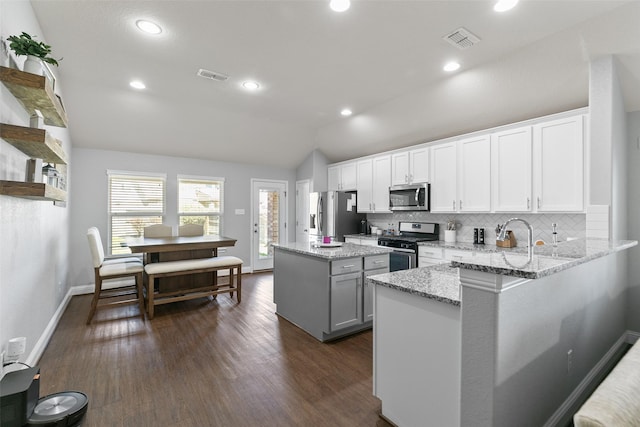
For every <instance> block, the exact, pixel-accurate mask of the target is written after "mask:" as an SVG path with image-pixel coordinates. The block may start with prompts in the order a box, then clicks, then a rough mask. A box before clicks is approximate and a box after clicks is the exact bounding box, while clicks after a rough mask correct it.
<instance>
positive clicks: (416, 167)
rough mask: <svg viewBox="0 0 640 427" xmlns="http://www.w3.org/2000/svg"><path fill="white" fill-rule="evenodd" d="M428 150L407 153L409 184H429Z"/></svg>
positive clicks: (420, 149)
mask: <svg viewBox="0 0 640 427" xmlns="http://www.w3.org/2000/svg"><path fill="white" fill-rule="evenodd" d="M429 180H430V177H429V148H428V147H425V148H419V149H416V150H411V151H410V152H409V182H411V183H414V182H429Z"/></svg>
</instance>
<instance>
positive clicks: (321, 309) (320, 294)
mask: <svg viewBox="0 0 640 427" xmlns="http://www.w3.org/2000/svg"><path fill="white" fill-rule="evenodd" d="M273 262H274V264H273V302H274V303H275V304H276V313H277V314H278V315H279V316H282V317H284V318H285V319H287V320H288V321H290V322H291V323H293V324H295V325H297V326H299V327H300V328H302V329H304V330H305V331H307V332H308V333H309V334H311V335H312V336H313V337H315V338H316V339H318V340H321V341H322V340H323V339H324V338H323V332H328V331H329V315H330V313H329V311H330V301H329V298H330V294H331V293H330V290H329V286H330V281H329V275H330V271H329V261H328V260H326V259H322V258H317V257H311V256H306V255H302V254H298V253H294V252H290V251H286V250H282V249H279V248H277V247H276V248H275V250H274V261H273Z"/></svg>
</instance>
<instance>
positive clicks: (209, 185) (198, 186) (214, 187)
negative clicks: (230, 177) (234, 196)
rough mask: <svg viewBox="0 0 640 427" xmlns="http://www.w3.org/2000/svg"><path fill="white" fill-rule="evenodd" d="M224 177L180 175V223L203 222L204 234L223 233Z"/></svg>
mask: <svg viewBox="0 0 640 427" xmlns="http://www.w3.org/2000/svg"><path fill="white" fill-rule="evenodd" d="M223 192H224V179H222V178H199V177H186V176H179V177H178V217H179V221H180V225H184V224H201V225H202V226H203V227H204V234H205V235H207V234H222V221H221V218H222V213H223V204H222V200H223Z"/></svg>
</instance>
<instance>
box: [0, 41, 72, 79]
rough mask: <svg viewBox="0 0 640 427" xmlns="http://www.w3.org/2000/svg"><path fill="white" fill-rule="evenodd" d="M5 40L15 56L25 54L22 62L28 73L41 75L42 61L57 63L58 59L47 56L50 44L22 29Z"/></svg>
mask: <svg viewBox="0 0 640 427" xmlns="http://www.w3.org/2000/svg"><path fill="white" fill-rule="evenodd" d="M7 41H8V42H9V49H11V50H12V51H14V52H15V54H16V55H17V56H21V55H25V56H26V57H27V60H26V61H25V63H24V71H26V72H28V73H33V74H39V75H42V62H46V63H48V64H51V65H55V66H57V65H58V61H59V60H57V59H55V58H53V57H51V56H49V54H50V53H51V46H49V45H48V44H45V43H43V42H39V41H37V40H35V36H31V35H29V34H27V33H25V32H24V31H23V32H22V34H20V35H19V36H9V37H8V38H7ZM60 60H62V58H61V59H60Z"/></svg>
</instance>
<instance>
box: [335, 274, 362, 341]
mask: <svg viewBox="0 0 640 427" xmlns="http://www.w3.org/2000/svg"><path fill="white" fill-rule="evenodd" d="M360 323H362V273H361V272H358V273H350V274H342V275H339V276H331V332H334V331H337V330H340V329H344V328H348V327H350V326H354V325H359V324H360Z"/></svg>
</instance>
